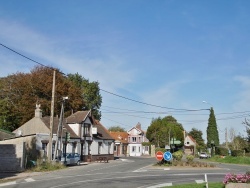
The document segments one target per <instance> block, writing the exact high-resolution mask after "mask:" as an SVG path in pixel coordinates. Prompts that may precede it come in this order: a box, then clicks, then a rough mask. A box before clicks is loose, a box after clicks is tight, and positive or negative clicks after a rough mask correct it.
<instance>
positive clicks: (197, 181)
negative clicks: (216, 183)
mask: <svg viewBox="0 0 250 188" xmlns="http://www.w3.org/2000/svg"><path fill="white" fill-rule="evenodd" d="M195 182H196V183H198V184H199V183H206V182H205V181H204V180H195Z"/></svg>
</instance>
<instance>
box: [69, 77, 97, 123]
mask: <svg viewBox="0 0 250 188" xmlns="http://www.w3.org/2000/svg"><path fill="white" fill-rule="evenodd" d="M68 79H69V80H70V81H71V82H73V83H74V85H75V86H76V87H77V88H78V89H80V90H81V95H82V98H83V101H84V103H85V106H84V110H91V111H92V114H93V116H94V117H95V119H97V120H100V119H101V111H100V110H99V109H100V107H101V104H102V96H101V94H100V88H99V83H98V82H90V81H89V80H88V79H85V78H84V77H82V76H81V75H79V74H78V73H76V74H69V75H68Z"/></svg>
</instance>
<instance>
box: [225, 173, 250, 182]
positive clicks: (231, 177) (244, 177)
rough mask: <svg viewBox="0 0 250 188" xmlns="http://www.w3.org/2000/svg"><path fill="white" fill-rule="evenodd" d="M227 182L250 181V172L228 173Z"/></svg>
mask: <svg viewBox="0 0 250 188" xmlns="http://www.w3.org/2000/svg"><path fill="white" fill-rule="evenodd" d="M227 183H250V175H249V174H231V173H229V174H226V176H225V178H224V180H223V184H227Z"/></svg>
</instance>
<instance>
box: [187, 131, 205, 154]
mask: <svg viewBox="0 0 250 188" xmlns="http://www.w3.org/2000/svg"><path fill="white" fill-rule="evenodd" d="M188 134H189V135H190V136H192V137H193V138H194V139H195V140H196V143H197V149H198V150H199V149H200V148H204V147H205V142H204V139H203V138H202V135H203V133H202V131H201V130H198V129H196V128H192V129H191V131H189V133H188Z"/></svg>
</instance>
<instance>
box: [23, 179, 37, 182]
mask: <svg viewBox="0 0 250 188" xmlns="http://www.w3.org/2000/svg"><path fill="white" fill-rule="evenodd" d="M25 181H26V182H33V181H35V180H34V179H33V178H27V179H25Z"/></svg>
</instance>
